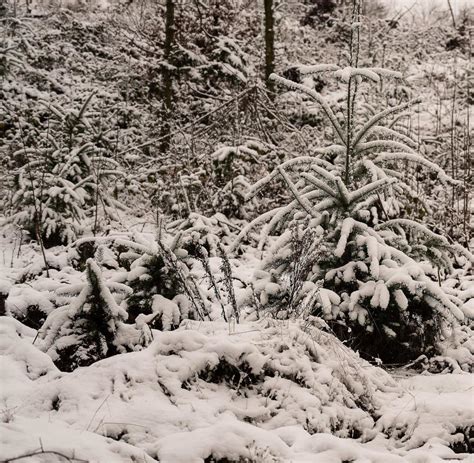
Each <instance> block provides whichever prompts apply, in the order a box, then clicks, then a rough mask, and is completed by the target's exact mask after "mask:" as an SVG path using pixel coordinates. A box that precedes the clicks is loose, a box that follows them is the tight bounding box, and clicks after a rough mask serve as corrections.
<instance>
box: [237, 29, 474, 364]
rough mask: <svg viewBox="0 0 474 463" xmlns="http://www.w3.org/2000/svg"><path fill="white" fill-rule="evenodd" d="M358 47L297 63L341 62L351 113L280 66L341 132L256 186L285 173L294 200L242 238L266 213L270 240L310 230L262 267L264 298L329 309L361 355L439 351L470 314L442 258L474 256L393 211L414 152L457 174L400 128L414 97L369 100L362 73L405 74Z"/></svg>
mask: <svg viewBox="0 0 474 463" xmlns="http://www.w3.org/2000/svg"><path fill="white" fill-rule="evenodd" d="M358 27H359V25H358V24H355V25H354V30H356V29H357V28H358ZM357 53H358V51H354V50H352V49H351V61H350V66H349V67H346V68H342V69H341V68H339V67H338V66H333V65H317V66H302V67H300V68H298V71H299V72H298V74H297V75H298V76H299V75H304V76H311V75H313V74H317V73H321V72H334V74H335V76H336V77H338V78H339V79H341V80H342V81H343V83H344V84H345V86H346V99H345V103H346V109H345V112H343V111H344V110H343V108H340V107H338V106H337V105H336V106H335V107H333V106H331V105H330V104H329V103H328V102H327V101H326V99H324V98H323V97H322V96H321V95H320V94H319V93H318V92H316V91H315V90H314V89H312V88H310V87H308V86H306V85H305V84H301V83H299V82H295V81H292V80H289V79H286V78H282V77H278V76H273V78H274V80H276V81H277V82H279V83H281V84H283V85H284V86H286V87H287V88H288V89H290V90H298V91H301V92H302V93H303V94H305V95H307V96H308V97H310V98H311V99H312V100H314V101H315V102H316V103H317V104H318V105H319V106H320V107H321V109H322V111H323V112H324V113H325V115H326V116H327V119H328V121H329V123H330V126H331V128H332V131H333V133H334V137H335V143H334V144H333V145H331V146H329V147H327V148H324V149H320V150H318V152H317V155H316V156H298V157H295V158H293V159H290V160H289V161H286V162H284V163H282V164H281V165H280V166H279V167H278V168H277V169H275V170H274V171H273V172H272V173H271V174H270V175H268V176H267V177H265V178H263V179H262V180H260V181H259V182H257V184H255V185H254V187H253V188H252V189H251V191H250V193H249V195H248V197H249V198H252V197H254V196H255V194H257V193H258V192H259V191H261V190H262V189H263V188H265V187H266V185H267V184H269V183H270V182H271V181H274V180H275V179H277V178H278V179H281V180H282V182H283V184H284V185H285V186H286V187H287V189H288V193H289V195H290V198H292V200H291V201H290V202H289V203H287V204H286V205H284V206H281V207H279V208H277V209H273V210H271V211H269V212H267V213H265V214H263V215H262V216H260V217H258V218H257V219H255V220H254V221H253V222H252V223H250V224H249V225H248V226H247V227H246V228H244V230H243V231H242V232H241V233H240V235H239V237H238V239H237V241H236V243H238V242H239V240H240V239H241V238H242V237H243V236H245V235H246V234H247V233H248V232H249V231H250V229H251V228H252V227H254V226H256V225H258V224H259V223H265V222H266V224H265V226H264V228H263V231H262V233H261V240H260V247H261V248H262V247H263V245H264V244H265V241H266V240H267V239H268V236H269V235H270V234H271V233H272V232H273V233H275V232H280V233H281V232H282V231H284V230H285V229H288V227H290V226H291V227H293V228H294V229H296V230H299V229H302V232H301V231H298V232H297V233H296V236H295V234H293V235H292V234H291V233H290V232H289V231H287V232H286V233H283V236H282V237H281V239H280V241H278V242H277V244H276V246H275V251H274V254H273V255H272V256H271V257H270V258H269V260H268V261H267V262H266V265H265V266H264V270H266V271H264V272H258V273H257V275H256V276H257V279H258V281H257V283H256V284H255V288H256V290H257V293H258V294H259V298H260V303H261V304H262V305H263V306H264V307H265V306H267V308H269V309H270V310H271V312H272V313H273V314H275V315H276V316H279V317H282V316H294V315H301V314H308V313H311V314H317V315H320V316H322V317H324V318H325V319H326V320H327V321H329V322H330V326H331V327H332V329H333V330H334V331H335V332H336V333H337V334H338V335H339V336H340V337H341V338H343V339H345V340H350V341H351V345H352V346H353V347H354V348H356V349H360V351H361V353H363V354H364V355H366V356H369V357H372V356H373V357H381V358H382V359H383V360H384V361H388V362H399V361H402V362H403V361H406V360H409V359H413V358H416V357H417V356H418V355H420V354H421V353H427V352H429V351H432V352H436V343H437V341H438V340H439V338H440V337H441V336H442V335H443V334H445V328H447V326H450V325H453V324H455V323H456V322H459V321H462V320H463V319H464V313H463V311H462V310H461V306H462V301H460V300H459V298H457V297H455V296H454V295H451V294H448V293H446V292H445V291H444V290H443V289H442V288H441V287H440V285H439V284H438V283H439V281H437V280H439V279H440V277H441V275H446V273H443V271H444V269H447V270H448V271H452V266H451V264H450V262H451V259H450V257H451V256H450V254H451V255H453V254H456V253H459V252H460V253H461V254H464V255H465V256H466V258H467V259H468V260H470V261H471V262H472V261H473V256H472V255H471V254H470V253H469V252H468V251H466V250H464V249H462V248H459V247H456V246H453V245H450V243H448V241H447V240H446V239H445V238H443V237H442V236H439V235H436V234H434V233H432V232H431V231H430V230H428V229H427V228H426V227H424V226H423V225H421V224H418V223H416V222H413V221H411V220H406V219H401V220H400V219H397V220H390V216H393V213H394V212H396V213H399V212H400V204H402V203H401V202H400V201H401V199H403V198H404V197H405V196H406V195H408V196H410V195H411V194H412V193H411V192H412V187H411V186H410V185H411V183H412V182H413V181H414V179H413V178H410V177H407V178H406V177H404V176H401V175H399V172H398V171H397V166H400V165H402V164H406V163H415V164H416V165H419V166H422V167H424V168H428V169H431V170H432V171H434V172H435V173H436V175H437V176H438V178H439V179H440V180H441V181H443V182H449V181H452V180H450V179H449V177H448V176H447V175H446V174H445V173H444V172H443V171H442V169H440V168H439V167H438V166H437V165H435V164H433V163H431V162H429V161H427V160H426V159H425V158H424V157H422V156H421V155H420V154H418V153H417V152H416V151H415V149H414V148H415V143H414V141H413V140H412V139H411V138H409V137H407V136H406V135H404V134H403V133H401V132H398V131H397V130H395V129H394V128H393V127H394V123H395V122H396V115H397V114H399V113H400V112H402V111H405V110H407V108H409V107H410V105H411V104H413V103H412V102H410V103H404V104H401V105H398V106H396V107H393V108H388V109H386V110H384V111H381V112H379V113H375V114H374V115H372V114H368V115H367V114H364V112H363V111H361V110H360V108H359V107H358V104H359V99H358V98H359V97H360V92H361V91H362V89H363V88H364V86H365V82H367V81H369V82H370V81H372V82H379V81H380V80H381V79H382V78H387V77H390V78H400V77H401V76H400V75H399V74H398V73H395V72H391V71H388V70H385V69H379V68H361V67H357V62H358V61H357V59H358V58H357ZM407 229H408V231H411V235H410V237H409V238H408V231H407ZM300 236H302V237H303V238H300ZM234 248H235V245H234Z"/></svg>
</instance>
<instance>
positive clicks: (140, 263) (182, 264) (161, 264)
mask: <svg viewBox="0 0 474 463" xmlns="http://www.w3.org/2000/svg"><path fill="white" fill-rule="evenodd" d="M180 237H181V233H179V234H178V235H177V236H176V237H175V239H174V240H173V241H172V242H171V243H165V241H164V240H163V239H162V237H161V236H158V237H157V239H156V240H148V239H145V238H144V237H142V236H140V235H138V234H136V235H135V236H134V239H133V241H132V240H123V239H118V240H116V241H115V244H116V246H119V247H120V248H121V249H125V250H126V251H125V252H122V253H121V254H120V255H119V261H120V262H122V263H123V264H124V265H125V266H127V267H128V268H129V269H130V270H129V273H128V277H127V285H128V286H130V288H132V293H131V294H130V295H129V296H128V297H127V299H126V303H127V312H128V321H129V322H134V321H136V320H138V317H140V316H141V315H145V316H146V318H143V317H141V319H140V320H141V321H142V322H145V323H147V324H148V323H149V324H150V326H152V327H154V328H157V329H163V330H170V329H174V328H176V327H177V326H178V325H179V323H180V322H181V320H183V319H186V318H190V319H195V320H204V319H208V310H207V308H206V305H205V303H204V300H203V297H202V295H201V292H200V290H199V287H198V285H197V284H196V282H195V280H194V278H193V277H192V275H191V274H190V271H189V266H188V265H189V262H187V256H188V253H187V251H186V250H185V249H183V248H180V247H179V242H180Z"/></svg>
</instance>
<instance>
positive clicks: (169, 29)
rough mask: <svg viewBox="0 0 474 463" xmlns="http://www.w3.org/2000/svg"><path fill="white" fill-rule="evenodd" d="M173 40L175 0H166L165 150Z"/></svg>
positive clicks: (170, 104) (166, 145) (170, 107)
mask: <svg viewBox="0 0 474 463" xmlns="http://www.w3.org/2000/svg"><path fill="white" fill-rule="evenodd" d="M174 40H175V0H166V22H165V44H164V53H163V58H164V61H165V65H164V67H163V126H162V134H161V136H162V137H165V138H164V139H163V141H162V143H161V149H162V151H167V150H168V148H169V144H170V139H169V134H170V131H171V116H172V110H173V102H174V95H173V69H172V51H173V45H174Z"/></svg>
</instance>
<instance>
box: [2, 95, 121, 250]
mask: <svg viewBox="0 0 474 463" xmlns="http://www.w3.org/2000/svg"><path fill="white" fill-rule="evenodd" d="M92 97H93V94H91V95H89V97H88V98H87V100H86V101H85V102H84V104H83V105H82V106H81V108H80V109H79V110H77V111H74V110H70V111H66V110H65V109H63V108H61V107H59V106H55V105H52V104H49V103H46V102H43V104H44V105H45V107H46V108H47V110H48V112H49V116H48V117H50V118H51V119H50V121H49V124H48V127H47V128H45V129H44V131H40V136H38V138H37V139H36V141H34V143H31V144H30V143H29V142H28V140H26V139H24V146H23V147H22V148H21V149H19V150H18V151H17V152H16V153H14V154H13V158H14V159H15V160H16V162H17V164H18V165H19V168H18V169H17V171H16V172H17V174H16V177H15V182H14V193H13V197H12V199H11V209H12V211H11V212H12V213H11V215H10V217H9V219H8V220H9V221H10V222H11V223H15V224H17V225H18V226H20V227H22V228H23V229H25V230H27V231H28V232H29V233H30V235H31V236H32V237H34V238H36V239H42V241H43V243H44V244H45V246H46V247H48V246H54V245H57V244H62V243H69V242H72V241H74V240H75V239H76V238H77V237H78V235H79V234H80V232H81V231H82V230H83V228H84V222H85V221H86V219H89V220H91V221H92V224H91V228H93V229H94V230H95V231H97V229H98V226H99V214H100V213H101V212H102V213H103V215H105V216H106V217H108V218H111V217H112V218H114V217H115V218H116V217H117V215H116V212H117V210H120V209H121V208H123V206H122V205H121V204H120V203H119V202H118V201H116V200H115V198H114V197H113V195H112V194H111V192H110V191H109V187H108V186H107V184H106V182H105V180H107V179H109V180H110V179H111V178H117V177H119V176H121V175H123V173H122V172H121V170H120V166H119V164H118V163H117V162H116V161H115V160H114V159H112V158H111V157H110V156H109V155H108V153H107V150H106V149H105V148H103V147H101V146H100V143H98V140H97V139H100V136H98V135H100V134H98V133H96V132H95V131H94V130H95V129H94V128H93V125H94V124H93V122H92V121H90V120H89V118H88V114H87V110H88V107H89V105H90V102H91V100H92ZM25 138H26V137H25ZM27 144H28V146H27Z"/></svg>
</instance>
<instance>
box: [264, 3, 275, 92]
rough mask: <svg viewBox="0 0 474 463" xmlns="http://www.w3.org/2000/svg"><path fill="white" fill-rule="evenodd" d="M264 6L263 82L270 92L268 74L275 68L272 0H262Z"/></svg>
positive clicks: (271, 86) (272, 87)
mask: <svg viewBox="0 0 474 463" xmlns="http://www.w3.org/2000/svg"><path fill="white" fill-rule="evenodd" d="M264 6H265V82H266V85H267V88H268V90H269V91H270V92H273V89H274V85H273V82H272V81H270V80H269V77H270V74H272V73H273V72H274V70H275V29H274V26H275V18H274V16H273V0H264Z"/></svg>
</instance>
